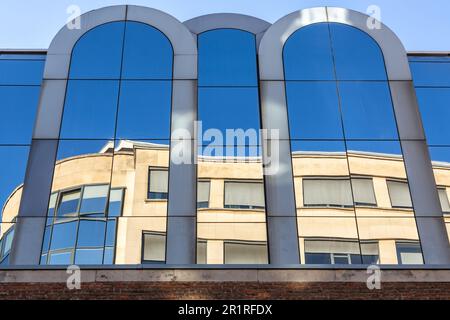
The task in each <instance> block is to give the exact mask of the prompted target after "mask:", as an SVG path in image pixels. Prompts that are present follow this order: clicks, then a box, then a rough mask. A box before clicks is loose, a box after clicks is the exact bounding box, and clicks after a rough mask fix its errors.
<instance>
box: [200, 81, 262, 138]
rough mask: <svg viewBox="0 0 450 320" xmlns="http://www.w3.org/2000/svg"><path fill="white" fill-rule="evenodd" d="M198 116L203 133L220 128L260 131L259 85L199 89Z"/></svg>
mask: <svg viewBox="0 0 450 320" xmlns="http://www.w3.org/2000/svg"><path fill="white" fill-rule="evenodd" d="M198 119H199V121H202V128H203V132H204V131H206V130H208V129H211V128H212V129H218V130H220V132H221V133H222V134H223V137H225V136H226V129H243V130H244V131H245V130H247V129H253V130H259V128H260V126H259V101H258V88H242V87H229V88H199V89H198Z"/></svg>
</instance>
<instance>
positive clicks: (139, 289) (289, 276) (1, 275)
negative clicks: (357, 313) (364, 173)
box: [0, 269, 450, 300]
mask: <svg viewBox="0 0 450 320" xmlns="http://www.w3.org/2000/svg"><path fill="white" fill-rule="evenodd" d="M67 277H68V275H67V273H66V271H65V270H33V271H31V270H28V271H27V270H22V271H17V270H14V271H11V270H9V271H1V270H0V299H230V300H235V299H299V300H300V299H448V300H450V270H388V271H382V282H381V289H380V290H369V289H368V288H367V286H366V281H365V279H366V278H367V273H366V270H283V269H279V270H273V269H271V270H267V269H266V270H245V269H244V270H201V269H200V270H198V269H197V270H182V269H173V270H170V269H161V270H82V274H81V289H79V290H69V289H67V286H66V280H67Z"/></svg>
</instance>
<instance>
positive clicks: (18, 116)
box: [0, 86, 40, 144]
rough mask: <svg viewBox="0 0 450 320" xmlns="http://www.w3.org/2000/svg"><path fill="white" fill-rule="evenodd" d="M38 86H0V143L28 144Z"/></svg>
mask: <svg viewBox="0 0 450 320" xmlns="http://www.w3.org/2000/svg"><path fill="white" fill-rule="evenodd" d="M39 92H40V87H39V86H6V87H3V86H0V99H1V107H0V143H5V144H29V143H30V142H31V135H32V131H33V127H34V118H35V115H36V110H37V104H38V101H39Z"/></svg>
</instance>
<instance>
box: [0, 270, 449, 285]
mask: <svg viewBox="0 0 450 320" xmlns="http://www.w3.org/2000/svg"><path fill="white" fill-rule="evenodd" d="M371 274H372V273H370V274H368V273H367V271H366V269H331V270H324V269H297V270H294V269H82V270H81V282H82V283H92V282H103V283H108V282H110V283H114V282H257V283H269V282H270V283H273V282H294V283H323V282H363V283H365V282H366V281H367V278H368V277H369V276H370V275H371ZM68 277H69V274H68V273H67V272H66V270H65V269H55V270H0V286H1V285H2V284H5V283H30V284H31V283H66V281H67V278H68ZM381 282H404V283H407V282H408V283H420V282H424V283H425V282H428V283H431V282H441V283H449V284H450V270H439V269H422V270H418V269H409V270H408V269H399V270H393V269H388V270H381Z"/></svg>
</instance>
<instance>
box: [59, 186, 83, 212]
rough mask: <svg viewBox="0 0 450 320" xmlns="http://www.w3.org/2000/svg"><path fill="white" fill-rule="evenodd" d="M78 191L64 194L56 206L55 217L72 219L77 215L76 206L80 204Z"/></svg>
mask: <svg viewBox="0 0 450 320" xmlns="http://www.w3.org/2000/svg"><path fill="white" fill-rule="evenodd" d="M80 196H81V192H80V189H76V190H73V191H68V192H64V193H63V194H61V197H60V198H61V199H60V200H59V204H58V211H57V214H56V215H57V217H73V216H77V215H78V204H79V203H80Z"/></svg>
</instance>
